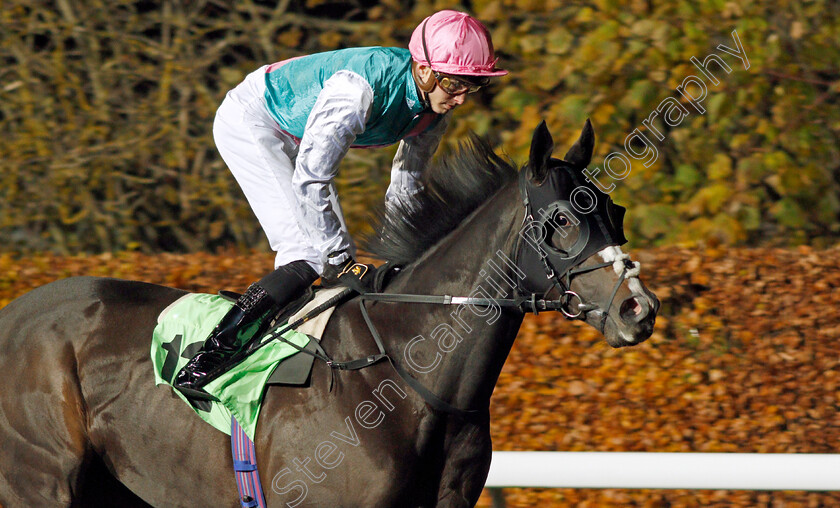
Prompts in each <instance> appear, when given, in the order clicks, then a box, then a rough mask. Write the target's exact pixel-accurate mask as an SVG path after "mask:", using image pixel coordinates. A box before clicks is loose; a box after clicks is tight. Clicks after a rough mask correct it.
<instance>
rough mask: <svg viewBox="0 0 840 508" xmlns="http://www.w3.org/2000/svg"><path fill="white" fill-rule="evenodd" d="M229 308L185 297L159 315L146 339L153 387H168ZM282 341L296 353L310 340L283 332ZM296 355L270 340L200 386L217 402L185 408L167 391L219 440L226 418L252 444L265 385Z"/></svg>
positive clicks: (218, 300)
mask: <svg viewBox="0 0 840 508" xmlns="http://www.w3.org/2000/svg"><path fill="white" fill-rule="evenodd" d="M232 306H233V302H231V301H230V300H228V299H226V298H223V297H221V296H218V295H210V294H201V293H191V294H188V295H185V296H183V297H181V298H180V299H178V300H177V301H175V302H174V303H173V304H172V305H170V306H169V307H167V309H165V310H164V311H163V312H162V313H161V315H160V316H159V317H158V324H157V326H156V327H155V330H154V333H153V335H152V364H153V365H154V370H155V384H156V385H160V384H166V385H170V386H171V385H172V381H173V380H174V379H175V375H176V374H177V373H178V371H179V370H181V367H183V366H184V365H185V364H186V363H187V361H189V359H190V358H192V357H193V355H195V353H196V352H198V350H199V349H200V348H201V345H202V344H203V343H204V340H205V339H206V338H207V336H208V335H210V332H211V331H212V330H213V328H214V327H215V326H216V323H218V322H219V321H220V320H221V319H222V316H224V315H225V313H226V312H227V311H228V310H229V309H230V308H231V307H232ZM283 337H284V338H285V339H286V340H288V341H289V342H291V343H293V344H295V345H297V346H299V347H304V346H306V344H308V343H309V340H310V338H309V336H308V335H306V334H303V333H300V332H297V331H295V330H289V331H288V332H286V333H284V334H283ZM297 352H298V350H297V349H295V348H294V347H292V346H290V345H289V344H286V343H284V342H281V341H280V340H279V339H274V340H272V341H271V342H270V343H268V344H266V345H265V346H263V347H262V348H260V349H258V350H257V351H255V352H254V353H252V354H251V355H249V356H248V357H247V358H245V359H244V360H242V362H241V363H239V364H238V365H236V366H234V367H233V368H231V369H230V370H229V371H227V372H225V373H224V374H222V375H221V376H219V377H218V378H216V379H214V380H213V381H211V382H210V383H208V384H207V385H205V387H204V389H205V390H206V391H207V392H208V393H210V394H211V395H213V396H215V397H216V398H218V399H219V402H211V401H196V402H190V401H189V400H188V399H187V398H186V397H185V396H184V395H183V394H182V393H181V392H180V391H178V390H175V389H174V388H173V390H174V392H175V393H176V394H177V395H178V397H180V398H181V399H182V400H183V401H184V402H186V403H187V404H189V405H190V407H192V408H193V410H194V411H195V412H196V413H197V414H198V416H200V417H201V418H202V419H203V420H204V421H206V422H207V423H209V424H210V425H212V426H213V427H215V428H217V429H219V430H220V431H222V432H224V433H225V434H228V435H230V425H231V421H230V418H231V416H234V417H235V418H236V420H237V421H238V422H239V424H240V425H241V426H242V428H243V429H244V430H245V433H246V434H248V437H250V438H251V439H252V440H253V439H254V432H255V430H256V428H257V417H259V414H260V407H261V405H262V398H263V393H264V392H265V384H266V381H267V380H268V378H269V377H270V376H271V373H272V372H274V369H275V368H276V367H277V365H278V364H279V363H280V362H281V361H282V360H283V359H285V358H288V357H289V356H292V355H293V354H295V353H297Z"/></svg>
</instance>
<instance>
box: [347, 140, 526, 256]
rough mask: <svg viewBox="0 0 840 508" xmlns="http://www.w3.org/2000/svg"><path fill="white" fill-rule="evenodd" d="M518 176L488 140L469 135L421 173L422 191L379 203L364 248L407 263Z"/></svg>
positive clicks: (512, 166) (378, 254) (373, 253)
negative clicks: (396, 200) (455, 148)
mask: <svg viewBox="0 0 840 508" xmlns="http://www.w3.org/2000/svg"><path fill="white" fill-rule="evenodd" d="M516 175H517V168H516V167H515V166H514V165H513V164H512V163H511V162H510V161H509V160H505V159H503V158H502V157H500V156H498V155H497V154H496V153H495V152H494V151H493V148H492V147H491V146H490V144H489V142H488V141H487V140H486V139H484V138H481V137H479V136H477V135H475V134H471V135H470V140H469V142H467V143H460V144H459V145H458V150H457V151H455V152H454V153H448V154H445V155H443V156H441V157H440V158H439V159H438V160H437V161H436V162H435V163H433V164H432V165H431V166H430V167H429V168H428V169H427V170H426V171H424V172H423V175H422V177H421V179H420V181H421V183H422V190H420V192H418V193H417V194H415V195H414V196H413V198H412V199H411V200H410V201H409V202H407V203H402V202H401V203H395V204H392V205H389V206H383V207H380V209H379V210H378V211H377V212H376V213H375V215H374V218H373V220H372V226H373V233H372V234H369V235H366V236H365V237H364V241H363V243H362V247H363V249H364V250H365V251H367V252H368V253H370V254H371V255H373V256H375V257H377V258H380V259H383V260H385V261H389V262H391V263H394V264H397V265H406V264H408V263H411V262H412V261H414V260H416V259H417V258H419V257H420V256H421V255H422V254H423V253H424V252H425V251H426V250H428V249H429V248H430V247H431V246H432V245H434V244H435V243H437V242H438V241H439V240H440V239H442V238H443V237H444V236H446V235H447V234H449V233H450V232H451V231H452V230H454V229H455V228H456V227H457V226H458V225H459V224H460V223H461V222H462V221H463V220H464V219H465V218H466V217H467V216H468V215H469V214H470V213H472V212H473V211H474V210H475V209H476V208H478V206H479V205H481V204H482V203H484V202H485V201H487V199H489V198H490V196H492V195H493V194H495V193H496V191H498V190H499V189H501V188H502V186H504V185H505V184H506V183H507V182H509V181H511V180H513V179H514V178H515V177H516Z"/></svg>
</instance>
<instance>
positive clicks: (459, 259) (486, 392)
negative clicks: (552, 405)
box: [389, 185, 523, 408]
mask: <svg viewBox="0 0 840 508" xmlns="http://www.w3.org/2000/svg"><path fill="white" fill-rule="evenodd" d="M518 204H519V200H518V192H516V186H515V185H512V186H511V185H509V186H507V187H506V188H504V189H503V190H502V191H500V192H499V193H498V194H497V195H496V196H494V197H493V198H491V199H490V200H489V201H488V202H487V203H485V204H484V205H483V206H482V207H480V208H479V209H478V210H477V211H476V213H474V214H473V215H472V216H470V217H469V218H468V219H467V220H466V221H464V223H463V224H462V225H461V226H459V228H458V229H456V230H455V231H454V232H453V233H452V234H450V235H449V236H447V237H446V238H445V239H444V240H443V241H441V242H440V243H439V244H438V245H436V246H435V247H433V248H432V249H430V251H429V252H428V253H426V254H425V255H424V256H423V257H422V258H421V259H420V260H419V261H417V262H416V263H414V264H413V265H410V266H409V267H407V269H406V270H405V271H404V273H403V274H402V276H401V277H400V279H399V280H398V284H395V285H394V287H389V292H398V293H414V294H431V295H443V294H447V295H452V296H476V297H491V298H509V297H511V296H512V294H513V289H514V286H513V284H511V280H513V277H514V275H513V270H512V269H511V265H512V261H511V260H510V258H511V257H512V255H511V253H512V252H513V247H514V244H515V240H516V236H517V233H518V231H519V226H520V224H519V222H521V213H517V212H518V209H519V206H518ZM500 272H501V273H500ZM406 312H407V313H411V315H409V316H404V319H405V321H406V322H411V323H412V324H411V326H413V327H414V330H406V331H407V332H409V333H410V334H411V335H410V336H407V335H406V334H405V332H404V333H403V334H402V335H403V339H402V340H401V342H402V343H396V342H397V341H396V340H395V343H393V344H391V347H392V348H393V350H395V352H398V354H399V355H400V361H401V362H403V363H404V364H407V368H408V370H409V371H410V372H412V369H411V367H414V371H413V372H412V374H415V375H417V377H418V378H419V379H421V380H422V382H423V383H424V384H425V385H426V386H428V387H429V388H431V389H432V390H433V391H434V392H435V393H437V394H438V395H439V396H440V397H442V398H443V399H444V400H447V401H449V402H450V403H452V404H454V405H456V406H458V407H462V408H466V407H471V408H485V407H487V406H488V405H489V400H490V395H491V394H492V392H493V387H494V386H495V384H496V380H497V379H498V376H499V373H500V372H501V369H502V366H503V365H504V362H505V359H506V358H507V355H508V353H509V352H510V348H511V346H512V345H513V340H514V338H515V337H516V333H517V331H518V330H519V326H520V324H521V322H522V317H523V315H522V314H521V313H520V312H518V311H512V310H509V309H508V310H506V309H504V308H502V309H500V308H498V307H494V308H490V307H478V306H475V307H472V306H446V305H439V306H436V307H433V308H432V307H427V306H422V307H420V308H418V309H416V310H413V311H412V309H409V310H408V311H406ZM418 337H422V340H417V338H418ZM405 338H408V339H412V340H413V342H414V347H412V348H411V350H410V351H407V349H408V344H409V343H406V342H405ZM407 353H411V354H410V356H411V358H409V357H408V356H407ZM417 367H422V368H420V369H418V368H417Z"/></svg>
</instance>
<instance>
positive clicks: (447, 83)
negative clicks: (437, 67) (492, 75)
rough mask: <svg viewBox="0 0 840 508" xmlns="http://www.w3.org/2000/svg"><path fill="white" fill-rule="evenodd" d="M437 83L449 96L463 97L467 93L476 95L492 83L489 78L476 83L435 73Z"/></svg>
mask: <svg viewBox="0 0 840 508" xmlns="http://www.w3.org/2000/svg"><path fill="white" fill-rule="evenodd" d="M434 76H435V82H436V83H437V84H438V86H439V87H440V88H441V89H442V90H443V91H444V92H446V93H448V94H449V95H463V94H465V93H475V92H477V91H479V90H480V89H481V87H483V86H487V84H488V83H489V82H490V79H489V78H484V79H481V80H480V81H479V80H476V81H466V80H463V79H460V78H456V77H455V76H450V75H448V74H443V73H442V72H435V73H434Z"/></svg>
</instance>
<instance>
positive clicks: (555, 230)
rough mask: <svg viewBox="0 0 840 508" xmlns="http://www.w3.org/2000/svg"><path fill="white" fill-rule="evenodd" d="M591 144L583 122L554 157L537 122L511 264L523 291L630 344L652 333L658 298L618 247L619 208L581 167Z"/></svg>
mask: <svg viewBox="0 0 840 508" xmlns="http://www.w3.org/2000/svg"><path fill="white" fill-rule="evenodd" d="M594 145H595V134H594V132H593V129H592V124H591V123H590V122H589V120H587V121H586V125H585V126H584V128H583V131H582V132H581V135H580V138H579V139H578V140H577V142H576V143H575V144H574V145H573V146H572V148H571V149H570V150H569V152H568V153H567V154H566V156H565V157H564V160H559V159H554V158H552V157H551V155H552V151H553V149H554V141H553V140H552V138H551V134H550V133H549V132H548V128H547V127H546V125H545V122H543V123H541V124H540V125H539V126H538V127H537V129H536V131H535V132H534V137H533V139H532V141H531V154H530V158H529V161H528V166H527V167H526V168H525V169H524V170H523V171H522V173H521V174H520V180H519V186H520V191H521V193H522V196H523V199H524V200H525V203H526V218H525V225H524V227H523V229H522V231H521V232H520V237H521V241H520V243H519V247H518V248H517V253H516V255H517V265H518V266H519V267H520V268H521V269H522V271H523V272H524V275H525V277H524V279H523V280H522V282H521V285H522V287H523V289H525V290H526V291H527V292H529V293H532V294H536V295H545V296H551V297H553V298H557V299H559V301H560V302H561V310H562V312H563V313H564V314H565V315H566V316H567V317H569V318H577V319H583V320H585V321H586V322H587V323H589V324H590V325H592V326H593V327H595V328H597V329H598V330H600V331H601V333H603V334H604V337H605V338H606V339H607V342H608V343H609V344H610V345H611V346H613V347H622V346H629V345H633V344H638V343H640V342H642V341H644V340H645V339H647V338H648V337H650V335H651V333H652V332H653V324H654V321H655V319H656V312H657V311H658V309H659V300H658V299H657V298H656V296H655V295H654V294H653V293H651V292H650V291H649V290H648V289H647V288H646V287H645V286H644V284H642V282H641V281H640V280H639V269H640V264H639V263H638V262H635V263H634V262H632V261H630V257H629V256H628V255H627V254H625V253H623V252H622V251H621V247H620V246H621V245H622V244H624V243H625V242H626V241H627V240H626V239H625V238H624V229H623V225H622V222H623V219H624V212H625V209H624V208H623V207H621V206H618V205H616V204H614V203H613V202H612V200H611V199H610V196H609V195H608V194H606V193H604V192H602V191H601V190H600V189H599V188H598V187H597V186H595V185H594V184H593V183H592V182H591V181H590V180H589V179H588V178H587V176H586V175H585V174H584V172H583V170H584V169H586V166H587V165H588V164H589V162H590V160H591V159H592V149H593V147H594Z"/></svg>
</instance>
